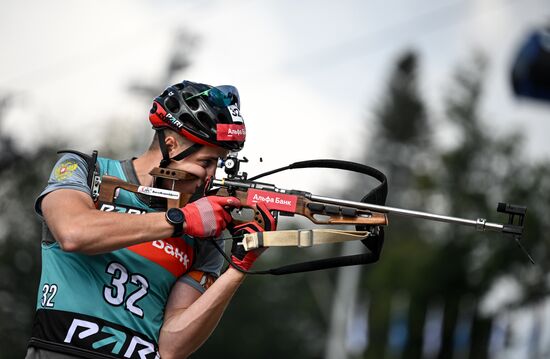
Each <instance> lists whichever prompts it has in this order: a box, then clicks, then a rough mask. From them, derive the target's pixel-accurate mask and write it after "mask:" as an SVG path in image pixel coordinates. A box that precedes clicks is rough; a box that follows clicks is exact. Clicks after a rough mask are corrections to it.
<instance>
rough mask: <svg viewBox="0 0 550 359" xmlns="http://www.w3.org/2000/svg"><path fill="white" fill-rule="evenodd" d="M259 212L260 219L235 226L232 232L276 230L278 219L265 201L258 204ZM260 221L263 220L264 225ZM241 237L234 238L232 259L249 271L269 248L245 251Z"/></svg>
mask: <svg viewBox="0 0 550 359" xmlns="http://www.w3.org/2000/svg"><path fill="white" fill-rule="evenodd" d="M256 207H257V208H258V212H259V213H260V217H261V218H260V219H258V221H252V222H246V223H243V224H240V225H238V226H235V227H234V228H232V229H231V233H232V234H233V235H234V236H236V235H241V234H246V233H256V232H264V231H274V230H276V229H277V221H276V220H275V218H274V217H273V215H272V214H271V213H270V212H269V210H268V209H267V206H266V205H265V203H263V202H259V203H258V204H256ZM258 222H261V223H262V224H263V228H262V225H261V224H260V223H258ZM240 241H241V240H240V239H234V240H233V245H232V247H231V260H232V261H233V263H234V264H235V265H236V266H238V267H239V268H241V269H242V270H245V271H248V270H250V268H251V267H252V265H253V264H254V262H255V261H256V259H258V257H259V256H260V255H261V254H262V253H263V252H264V251H265V250H266V249H267V248H257V249H253V250H251V251H245V250H244V247H243V245H242V244H239V242H240Z"/></svg>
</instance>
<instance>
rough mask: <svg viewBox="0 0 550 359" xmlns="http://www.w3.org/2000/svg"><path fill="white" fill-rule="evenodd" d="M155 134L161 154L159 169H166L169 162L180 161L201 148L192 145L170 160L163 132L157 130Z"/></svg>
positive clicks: (196, 144) (198, 145) (197, 145)
mask: <svg viewBox="0 0 550 359" xmlns="http://www.w3.org/2000/svg"><path fill="white" fill-rule="evenodd" d="M157 134H158V139H159V147H160V152H161V153H162V160H161V161H160V165H159V167H160V168H166V167H167V166H168V165H169V164H170V162H171V161H180V160H182V159H184V158H185V157H187V156H190V155H192V154H193V153H195V152H197V151H198V150H200V149H201V147H202V146H203V145H201V144H199V143H194V144H193V145H191V146H190V147H188V148H186V149H185V150H183V151H181V152H180V153H178V154H177V155H175V156H174V157H172V158H170V155H169V154H168V148H166V141H165V140H166V135H165V134H164V130H163V129H158V130H157Z"/></svg>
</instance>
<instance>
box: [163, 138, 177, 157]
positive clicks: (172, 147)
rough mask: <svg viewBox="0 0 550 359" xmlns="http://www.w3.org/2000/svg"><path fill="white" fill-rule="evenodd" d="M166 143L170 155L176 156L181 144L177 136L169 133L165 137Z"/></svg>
mask: <svg viewBox="0 0 550 359" xmlns="http://www.w3.org/2000/svg"><path fill="white" fill-rule="evenodd" d="M164 143H165V144H166V149H167V150H168V153H169V155H170V157H174V156H175V155H176V154H177V153H176V152H178V147H179V146H180V144H179V143H178V140H177V139H176V137H174V136H172V135H168V136H166V138H165V139H164Z"/></svg>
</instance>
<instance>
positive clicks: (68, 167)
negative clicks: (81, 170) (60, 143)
mask: <svg viewBox="0 0 550 359" xmlns="http://www.w3.org/2000/svg"><path fill="white" fill-rule="evenodd" d="M77 168H78V163H76V162H75V161H73V160H66V161H63V162H61V163H60V164H59V165H58V166H56V167H55V169H54V177H55V179H56V180H57V181H64V180H66V179H68V178H70V177H72V175H73V173H74V171H76V169H77Z"/></svg>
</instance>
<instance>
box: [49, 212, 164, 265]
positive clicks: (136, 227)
mask: <svg viewBox="0 0 550 359" xmlns="http://www.w3.org/2000/svg"><path fill="white" fill-rule="evenodd" d="M70 222H72V223H70V224H69V226H70V227H69V229H66V230H64V231H59V230H58V231H57V233H58V235H57V236H56V234H55V233H56V232H54V231H52V232H53V233H54V237H56V239H57V240H58V242H59V243H60V244H61V246H62V248H63V249H64V250H66V251H76V252H81V253H86V254H99V253H105V252H111V251H113V250H117V249H121V248H126V247H129V246H131V245H134V244H139V243H143V242H150V241H154V240H158V239H164V238H167V237H169V236H170V235H171V234H172V232H173V230H174V229H173V227H172V226H171V225H170V224H168V223H167V222H166V220H165V219H164V212H162V213H148V214H142V215H134V214H126V213H112V212H101V211H97V210H90V211H89V212H86V213H80V214H79V215H77V216H75V217H74V218H72V219H71V221H70ZM57 237H59V238H57Z"/></svg>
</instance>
